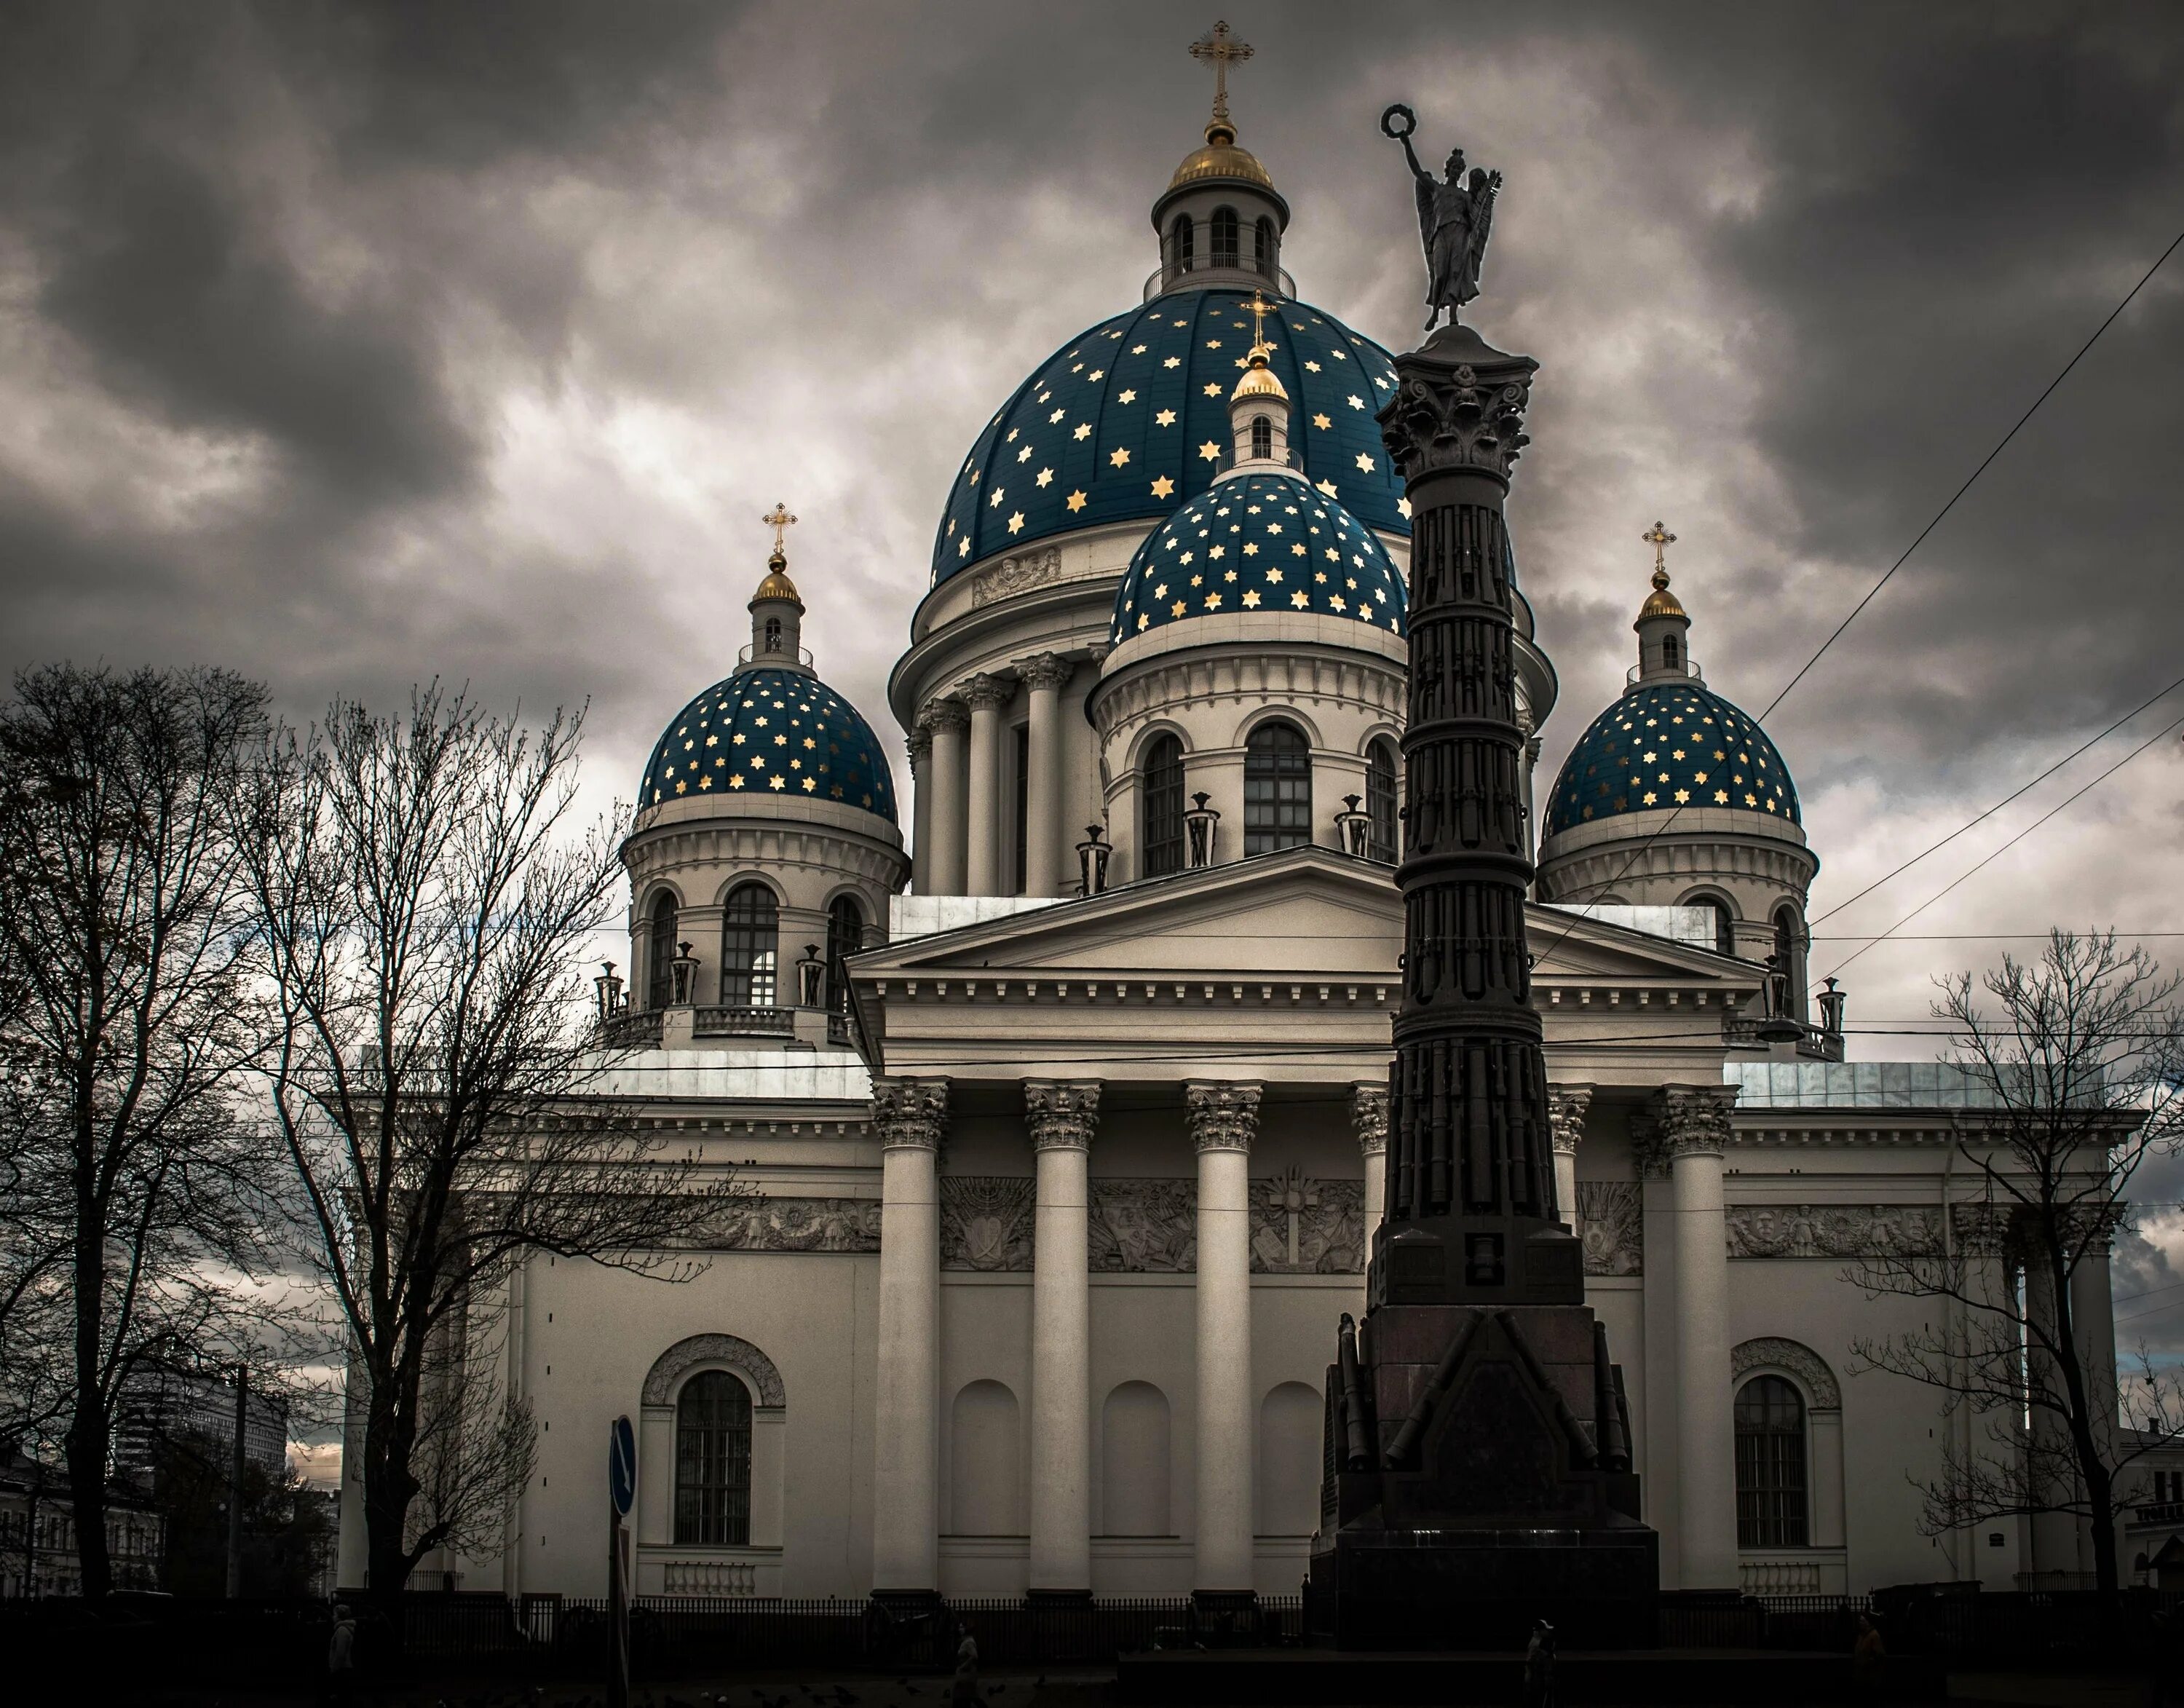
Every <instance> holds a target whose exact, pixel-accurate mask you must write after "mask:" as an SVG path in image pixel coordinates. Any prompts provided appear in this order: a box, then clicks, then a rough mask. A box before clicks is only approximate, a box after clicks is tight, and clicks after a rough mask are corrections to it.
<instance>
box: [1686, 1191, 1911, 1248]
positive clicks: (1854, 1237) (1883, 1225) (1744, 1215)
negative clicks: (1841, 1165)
mask: <svg viewBox="0 0 2184 1708" xmlns="http://www.w3.org/2000/svg"><path fill="white" fill-rule="evenodd" d="M1725 1220H1727V1223H1728V1227H1729V1254H1730V1256H1731V1257H1733V1258H1868V1257H1923V1256H1928V1255H1931V1254H1932V1253H1936V1252H1938V1251H1940V1250H1941V1248H1942V1213H1941V1210H1940V1209H1939V1208H1938V1207H1936V1206H1934V1205H1931V1204H1732V1205H1730V1208H1729V1209H1728V1211H1727V1212H1726V1216H1725Z"/></svg>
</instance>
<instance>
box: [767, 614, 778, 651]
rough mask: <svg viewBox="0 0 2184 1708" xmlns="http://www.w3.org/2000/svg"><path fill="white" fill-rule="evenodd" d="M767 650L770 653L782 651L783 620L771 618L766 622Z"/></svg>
mask: <svg viewBox="0 0 2184 1708" xmlns="http://www.w3.org/2000/svg"><path fill="white" fill-rule="evenodd" d="M766 650H767V651H768V652H778V651H780V650H781V619H780V618H779V617H768V618H766Z"/></svg>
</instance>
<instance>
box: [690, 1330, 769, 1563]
mask: <svg viewBox="0 0 2184 1708" xmlns="http://www.w3.org/2000/svg"><path fill="white" fill-rule="evenodd" d="M750 1472H751V1403H750V1390H749V1388H747V1387H744V1385H743V1383H742V1382H740V1381H737V1380H736V1378H735V1377H734V1376H731V1375H729V1374H728V1372H727V1371H726V1370H705V1371H701V1372H700V1373H699V1375H696V1376H692V1377H691V1378H690V1380H689V1381H687V1382H685V1383H684V1384H683V1387H682V1397H681V1398H679V1399H678V1400H677V1402H676V1406H675V1539H676V1541H677V1542H678V1543H683V1544H685V1545H687V1546H694V1547H699V1548H744V1547H748V1546H749V1543H750Z"/></svg>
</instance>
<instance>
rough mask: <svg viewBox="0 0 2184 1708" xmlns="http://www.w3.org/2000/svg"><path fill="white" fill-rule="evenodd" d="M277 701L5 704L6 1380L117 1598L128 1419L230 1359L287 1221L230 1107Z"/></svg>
mask: <svg viewBox="0 0 2184 1708" xmlns="http://www.w3.org/2000/svg"><path fill="white" fill-rule="evenodd" d="M264 721H265V691H264V690H263V689H260V688H259V686H257V684H253V683H249V682H246V681H244V680H243V679H242V678H240V677H237V676H234V675H231V674H229V673H225V672H220V671H210V670H188V671H181V672H173V673H168V672H159V671H153V670H140V671H136V672H134V673H130V674H127V675H117V674H114V673H112V672H109V671H108V670H105V669H96V670H84V669H79V668H76V667H72V666H68V665H54V666H49V667H42V668H40V669H36V670H32V671H29V672H26V673H24V674H22V675H20V676H19V677H18V678H16V680H15V686H14V700H13V701H10V702H9V703H8V705H7V706H5V707H0V874H3V875H0V986H4V991H5V995H6V997H7V1001H6V1003H5V1007H4V1010H3V1011H0V1121H4V1123H5V1125H6V1126H7V1128H8V1136H7V1139H6V1141H5V1144H4V1150H5V1153H6V1154H5V1156H4V1158H0V1169H4V1170H5V1171H6V1177H5V1185H6V1186H7V1188H8V1218H7V1233H6V1235H5V1236H4V1238H0V1289H4V1291H0V1312H4V1319H0V1346H4V1349H5V1352H6V1364H5V1370H6V1375H5V1376H4V1378H0V1388H4V1395H5V1400H6V1403H7V1404H8V1409H9V1411H10V1413H11V1414H12V1416H11V1417H10V1418H9V1420H8V1422H9V1424H10V1426H11V1427H12V1428H13V1429H14V1430H15V1431H16V1432H20V1434H21V1435H23V1436H24V1437H27V1438H28V1439H30V1440H31V1441H32V1442H34V1443H35V1442H36V1441H38V1440H41V1439H50V1438H51V1437H54V1436H58V1438H59V1441H60V1443H61V1445H62V1448H63V1451H64V1456H65V1460H66V1465H67V1471H68V1483H69V1495H70V1501H71V1502H72V1504H73V1507H74V1511H75V1532H76V1538H77V1542H76V1546H77V1552H78V1556H79V1561H80V1564H81V1575H82V1582H83V1588H84V1593H85V1594H86V1595H88V1596H92V1597H97V1596H102V1595H103V1594H106V1592H107V1590H108V1589H109V1587H110V1583H111V1571H110V1566H109V1560H108V1552H107V1544H106V1523H105V1513H106V1489H107V1479H108V1474H109V1460H110V1454H111V1451H112V1447H113V1440H114V1426H115V1422H116V1420H117V1418H118V1416H119V1415H120V1411H121V1409H123V1407H124V1406H125V1405H126V1404H128V1403H129V1400H130V1397H131V1392H132V1390H133V1387H134V1386H135V1385H136V1382H137V1381H139V1380H140V1379H141V1376H142V1373H143V1372H144V1371H145V1370H148V1368H149V1367H151V1366H153V1365H158V1364H161V1363H164V1362H169V1361H173V1360H177V1359H181V1360H191V1359H198V1358H203V1357H208V1356H212V1357H221V1356H226V1355H228V1354H230V1353H231V1349H232V1346H233V1344H234V1343H235V1342H236V1341H237V1338H238V1337H248V1325H247V1322H246V1319H248V1317H249V1316H250V1315H251V1314H253V1310H252V1306H251V1304H250V1303H249V1301H248V1298H246V1292H247V1289H245V1288H244V1287H242V1286H240V1285H239V1283H241V1282H242V1281H247V1280H248V1277H249V1276H250V1275H253V1273H257V1272H261V1271H263V1270H265V1268H266V1267H267V1266H268V1264H269V1261H270V1253H269V1252H268V1250H267V1248H266V1247H265V1242H264V1239H263V1237H262V1235H261V1229H263V1228H264V1227H265V1226H267V1225H270V1224H272V1223H274V1222H275V1221H276V1220H277V1219H276V1218H275V1217H273V1216H271V1215H270V1214H268V1209H269V1206H268V1203H267V1200H266V1197H265V1192H264V1190H263V1186H262V1181H263V1177H264V1175H265V1169H264V1168H263V1167H262V1166H259V1165H258V1162H257V1158H256V1155H255V1154H254V1151H253V1141H252V1140H251V1138H250V1136H248V1133H247V1132H246V1131H245V1130H243V1129H242V1127H241V1126H239V1125H238V1124H237V1120H236V1119H235V1114H234V1110H233V1108H232V1107H231V1093H232V1091H233V1087H234V1080H235V1075H236V1073H237V1069H238V1068H239V1067H240V1065H241V1064H242V1063H244V1062H245V1061H246V1060H247V1059H248V1058H249V1056H250V1055H251V1053H252V1052H253V1049H254V1048H255V1047H256V1044H257V1035H256V1033H255V1030H254V1029H253V1026H252V1025H251V1024H250V1020H249V1002H248V980H249V978H250V975H251V973H252V969H253V941H252V938H251V935H250V933H249V931H248V919H249V907H248V887H247V885H245V883H244V882H243V878H244V874H245V872H246V865H245V862H244V858H243V848H242V837H243V835H244V834H245V831H246V829H247V827H248V819H249V814H248V812H247V811H246V810H245V807H246V802H247V801H248V796H249V795H250V792H251V771H252V766H253V759H254V756H255V755H256V754H257V753H259V751H261V742H262V732H263V728H264Z"/></svg>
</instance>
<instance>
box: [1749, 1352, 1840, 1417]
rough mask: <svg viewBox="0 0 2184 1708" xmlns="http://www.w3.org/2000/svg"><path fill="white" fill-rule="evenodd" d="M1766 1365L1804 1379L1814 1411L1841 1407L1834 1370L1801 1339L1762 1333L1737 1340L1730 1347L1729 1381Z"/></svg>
mask: <svg viewBox="0 0 2184 1708" xmlns="http://www.w3.org/2000/svg"><path fill="white" fill-rule="evenodd" d="M1765 1365H1774V1367H1775V1369H1777V1370H1788V1371H1789V1372H1790V1374H1791V1375H1792V1376H1796V1377H1797V1380H1798V1381H1802V1383H1804V1385H1805V1392H1806V1393H1808V1394H1809V1395H1811V1396H1812V1405H1813V1409H1814V1411H1841V1409H1842V1388H1841V1385H1840V1384H1838V1383H1837V1382H1836V1373H1835V1372H1834V1371H1833V1370H1830V1369H1829V1368H1828V1361H1827V1360H1826V1359H1824V1358H1822V1357H1821V1356H1820V1355H1819V1354H1818V1353H1816V1352H1814V1350H1813V1349H1812V1348H1810V1347H1808V1346H1806V1345H1804V1344H1803V1343H1802V1342H1798V1341H1794V1340H1784V1339H1782V1338H1780V1337H1778V1336H1773V1335H1763V1336H1762V1337H1760V1338H1758V1339H1757V1340H1746V1341H1739V1342H1737V1343H1736V1345H1735V1346H1734V1347H1732V1348H1730V1354H1729V1370H1730V1379H1731V1380H1732V1381H1742V1380H1743V1379H1744V1376H1745V1375H1746V1373H1747V1371H1750V1370H1758V1369H1761V1368H1763V1366H1765Z"/></svg>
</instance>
